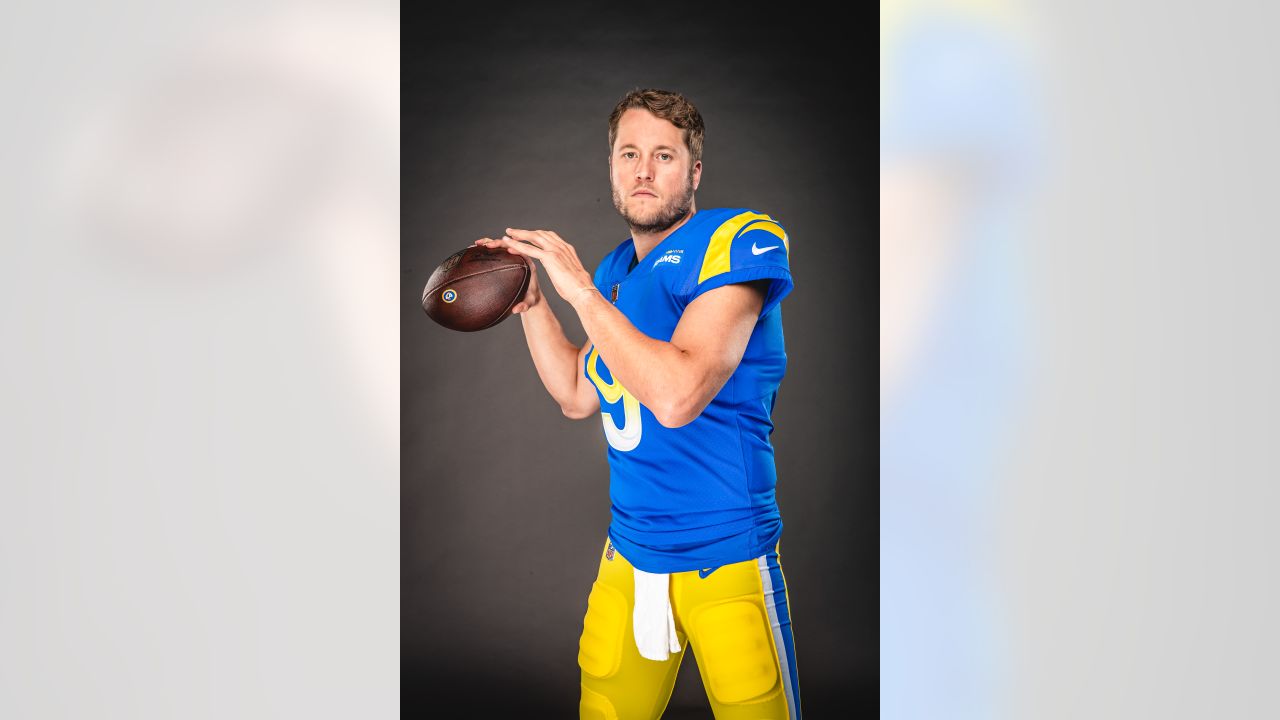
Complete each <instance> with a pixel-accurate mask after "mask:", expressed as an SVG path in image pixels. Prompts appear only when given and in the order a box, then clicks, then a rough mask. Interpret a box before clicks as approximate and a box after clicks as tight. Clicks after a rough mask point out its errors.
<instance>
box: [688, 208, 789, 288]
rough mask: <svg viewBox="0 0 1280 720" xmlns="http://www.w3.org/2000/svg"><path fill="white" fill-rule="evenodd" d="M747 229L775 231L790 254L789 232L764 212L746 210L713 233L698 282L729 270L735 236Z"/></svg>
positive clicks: (725, 222) (722, 224)
mask: <svg viewBox="0 0 1280 720" xmlns="http://www.w3.org/2000/svg"><path fill="white" fill-rule="evenodd" d="M746 230H764V231H766V232H770V233H773V234H774V235H775V236H777V237H778V239H780V240H782V245H783V250H784V251H785V252H786V253H788V254H790V253H791V244H790V242H789V241H788V239H787V233H786V231H785V230H783V229H782V227H781V226H780V225H778V223H777V222H775V221H774V219H773V218H771V217H769V216H768V215H765V214H763V213H753V212H744V213H741V214H738V215H735V216H733V217H731V218H729V219H728V220H725V221H724V222H723V223H721V224H720V227H718V228H716V231H715V232H713V233H711V242H710V243H708V244H707V254H706V255H705V256H703V258H702V269H701V270H700V271H699V272H698V282H699V283H701V282H702V281H704V280H706V279H707V278H711V277H715V276H716V275H719V274H720V273H726V272H729V268H730V264H729V256H730V255H729V251H730V250H732V249H733V240H734V238H736V237H738V236H739V235H741V234H742V233H743V232H745V231H746Z"/></svg>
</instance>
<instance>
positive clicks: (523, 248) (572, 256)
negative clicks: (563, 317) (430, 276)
mask: <svg viewBox="0 0 1280 720" xmlns="http://www.w3.org/2000/svg"><path fill="white" fill-rule="evenodd" d="M478 244H482V245H485V246H486V247H499V246H501V247H505V248H507V251H508V252H512V253H516V254H519V255H527V256H529V257H532V258H536V259H537V260H538V261H539V262H541V263H542V268H543V269H544V270H546V271H547V277H548V278H550V280H551V285H552V287H554V288H555V289H556V292H557V293H559V294H560V297H562V298H564V299H565V300H566V301H567V302H569V303H570V304H575V303H576V302H577V301H578V300H580V299H581V296H582V295H583V294H585V293H580V292H579V291H581V290H582V288H584V287H592V286H593V281H592V278H591V273H589V272H587V269H586V268H585V267H583V266H582V261H581V260H579V259H578V251H577V250H574V249H573V246H572V245H570V244H569V243H567V242H565V241H564V239H563V238H561V237H560V236H559V235H557V234H556V233H554V232H552V231H550V230H520V229H519V228H507V234H506V235H504V236H503V237H502V238H501V239H498V240H483V241H480V242H479V243H478Z"/></svg>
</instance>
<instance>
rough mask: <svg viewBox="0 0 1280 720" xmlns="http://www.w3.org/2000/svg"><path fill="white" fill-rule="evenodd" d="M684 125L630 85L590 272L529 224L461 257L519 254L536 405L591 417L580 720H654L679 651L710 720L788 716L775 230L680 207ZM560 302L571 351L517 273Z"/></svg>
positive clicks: (672, 105)
mask: <svg viewBox="0 0 1280 720" xmlns="http://www.w3.org/2000/svg"><path fill="white" fill-rule="evenodd" d="M702 140H703V124H702V118H701V116H700V115H699V113H698V111H697V109H696V108H695V107H694V106H693V105H692V104H691V103H690V102H689V101H688V100H687V99H685V98H684V97H683V96H681V95H679V94H678V93H674V92H668V91H662V90H635V91H632V92H630V93H628V94H627V95H626V97H624V98H623V99H622V101H621V102H619V103H618V105H617V107H615V108H614V111H613V113H612V114H611V116H610V118H609V174H610V182H611V185H612V188H613V202H614V205H615V206H616V207H617V208H618V212H620V213H621V214H622V217H623V218H624V219H625V220H626V221H627V224H628V226H629V227H630V230H631V237H630V238H629V239H627V240H625V241H623V242H622V244H620V245H619V246H618V247H617V248H616V249H615V250H614V251H613V252H611V253H609V254H608V255H607V256H605V258H604V260H603V261H601V263H600V265H599V267H597V269H596V272H595V274H594V277H593V276H592V275H591V274H589V273H588V272H587V271H586V269H585V268H584V267H583V265H582V263H581V262H580V261H579V260H578V254H577V251H576V250H575V249H574V248H573V246H572V245H570V244H569V243H567V242H565V240H564V239H563V238H561V237H560V236H559V235H558V234H556V233H554V232H551V231H549V230H536V231H530V230H520V229H515V228H507V235H505V236H504V237H502V238H501V239H497V240H495V239H490V238H484V239H481V240H478V241H476V242H477V244H481V245H485V246H488V247H503V246H504V247H506V248H507V249H508V251H510V252H513V253H518V254H520V255H523V256H526V257H527V258H531V259H527V260H526V262H529V264H530V267H531V270H532V271H533V274H532V277H531V279H530V283H529V290H528V293H527V294H526V295H525V297H524V298H523V299H522V300H521V302H519V303H518V304H517V305H516V306H515V307H514V308H513V310H514V311H515V312H517V313H520V315H521V319H522V321H523V325H524V331H525V338H526V340H527V341H528V343H529V351H530V354H531V355H532V356H533V361H534V364H535V366H536V367H537V369H538V375H539V377H541V379H542V382H543V384H544V385H546V388H547V391H548V392H550V393H551V395H552V397H554V398H555V399H556V401H557V402H559V403H560V406H561V408H562V409H563V411H564V414H565V415H566V416H568V417H570V418H586V417H589V416H591V415H592V414H594V413H595V412H596V411H597V410H600V411H601V419H602V420H603V423H604V432H605V439H606V441H607V442H608V444H609V450H608V455H609V465H610V469H611V476H610V485H609V489H610V497H611V500H612V511H613V521H612V522H611V523H610V525H609V535H608V539H607V540H606V542H605V546H604V548H603V552H602V555H601V559H600V567H599V571H598V576H597V579H596V582H595V584H594V585H593V586H592V590H591V594H590V597H589V598H588V608H587V614H586V618H585V619H584V621H583V633H582V637H581V641H580V646H579V647H580V650H579V654H578V663H579V665H580V666H581V670H582V696H581V704H580V713H581V716H582V717H583V718H600V719H601V720H604V719H606V718H610V719H614V718H616V719H619V720H630V719H632V718H645V719H648V718H658V717H660V716H661V715H662V712H663V710H664V709H665V708H666V705H667V701H668V699H669V698H670V696H671V690H672V687H673V686H674V683H675V678H676V672H677V670H678V669H679V666H680V661H681V659H682V658H683V656H684V650H685V648H686V647H688V646H689V645H692V646H693V650H694V653H695V654H696V655H697V659H698V667H699V670H700V671H701V673H702V680H703V684H704V685H705V686H706V689H707V697H708V699H709V700H710V702H711V706H712V708H713V710H714V712H715V716H716V717H717V718H719V719H720V720H724V719H726V718H728V719H731V720H736V719H739V718H743V719H746V718H750V719H751V720H760V718H800V717H801V714H800V691H799V681H798V674H797V669H796V659H795V646H794V642H793V640H792V633H791V621H790V615H789V603H788V602H787V592H786V585H785V582H784V580H783V577H782V570H781V567H780V565H779V561H778V550H779V540H778V538H779V536H780V535H781V532H782V522H781V519H780V516H779V512H778V506H777V501H776V498H775V495H774V486H775V483H776V474H775V469H774V462H773V448H772V446H771V445H770V443H769V435H770V433H771V432H772V430H773V423H772V421H771V420H770V415H771V413H772V410H773V404H774V399H775V398H776V396H777V389H778V384H779V382H780V381H781V379H782V376H783V373H784V371H785V368H786V353H785V351H784V348H783V336H782V315H781V309H780V306H779V303H780V302H781V300H782V298H783V297H784V296H786V294H787V293H788V292H790V290H791V287H792V280H791V271H790V269H789V265H788V254H789V252H790V242H789V239H788V237H787V234H786V232H785V231H784V230H783V229H782V227H781V226H779V225H778V224H777V223H776V222H775V221H774V220H773V219H772V218H770V217H769V216H767V215H763V214H759V213H755V212H752V211H749V210H742V209H716V210H703V211H699V210H698V209H697V208H696V205H695V201H694V191H695V190H697V187H698V183H699V181H700V180H701V176H702ZM532 259H537V260H538V261H540V262H541V264H542V267H543V269H545V270H546V271H547V277H549V278H550V280H551V284H552V286H553V287H554V288H555V290H556V292H557V293H559V294H560V296H561V297H563V298H564V299H565V300H566V301H568V302H569V303H570V305H572V307H573V309H574V311H575V312H576V313H577V315H578V318H579V319H580V320H581V322H582V326H583V328H584V329H585V330H586V333H587V337H588V342H587V343H586V344H585V345H584V346H583V347H581V348H578V347H575V346H574V345H573V344H572V343H570V342H569V340H568V339H567V338H566V337H565V335H564V332H563V331H562V330H561V327H560V324H559V322H558V321H557V320H556V317H555V315H554V314H553V313H552V312H551V310H550V309H549V308H548V307H547V305H546V303H544V302H543V301H542V292H541V289H540V287H539V284H538V282H537V272H536V266H535V265H534V264H533V262H532Z"/></svg>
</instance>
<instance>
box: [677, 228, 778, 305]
mask: <svg viewBox="0 0 1280 720" xmlns="http://www.w3.org/2000/svg"><path fill="white" fill-rule="evenodd" d="M748 215H751V216H752V217H751V218H748V221H747V222H746V223H742V224H741V226H740V227H738V228H734V227H733V226H732V225H730V224H729V223H725V225H722V226H721V227H720V228H719V229H718V230H717V231H716V233H715V234H713V235H712V238H711V242H710V243H709V245H708V247H707V252H706V255H705V256H704V258H703V261H702V263H701V265H700V267H699V268H698V271H697V274H696V275H692V276H691V277H690V279H689V282H688V284H689V290H688V292H687V294H686V295H685V297H684V302H685V304H686V305H688V303H691V302H693V301H694V300H695V299H696V298H697V297H698V296H700V295H702V294H703V293H705V292H707V291H709V290H714V289H716V288H718V287H724V286H725V285H730V284H733V283H740V282H747V281H750V280H764V279H767V280H771V281H772V282H770V283H769V287H768V290H767V291H766V292H765V297H764V305H763V306H762V307H761V308H760V317H764V316H765V315H768V314H769V313H770V312H771V311H772V310H773V309H774V308H775V307H777V306H778V304H779V303H780V302H782V299H783V298H785V297H786V296H787V295H788V294H789V293H790V292H791V289H792V287H793V286H794V282H793V281H792V278H791V266H790V262H789V261H790V254H791V242H790V239H789V238H788V237H787V233H786V231H785V230H783V229H782V226H781V225H779V224H778V223H777V222H775V221H773V220H772V219H771V218H769V217H768V216H767V215H756V214H754V213H748ZM738 217H739V218H742V216H738ZM730 222H732V221H730Z"/></svg>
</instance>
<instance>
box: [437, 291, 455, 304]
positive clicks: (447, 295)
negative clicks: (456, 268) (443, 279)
mask: <svg viewBox="0 0 1280 720" xmlns="http://www.w3.org/2000/svg"><path fill="white" fill-rule="evenodd" d="M440 299H441V300H444V301H445V302H447V303H451V302H453V301H454V300H457V299H458V293H457V292H455V291H454V289H453V288H449V289H448V290H445V291H444V292H443V293H440Z"/></svg>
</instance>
